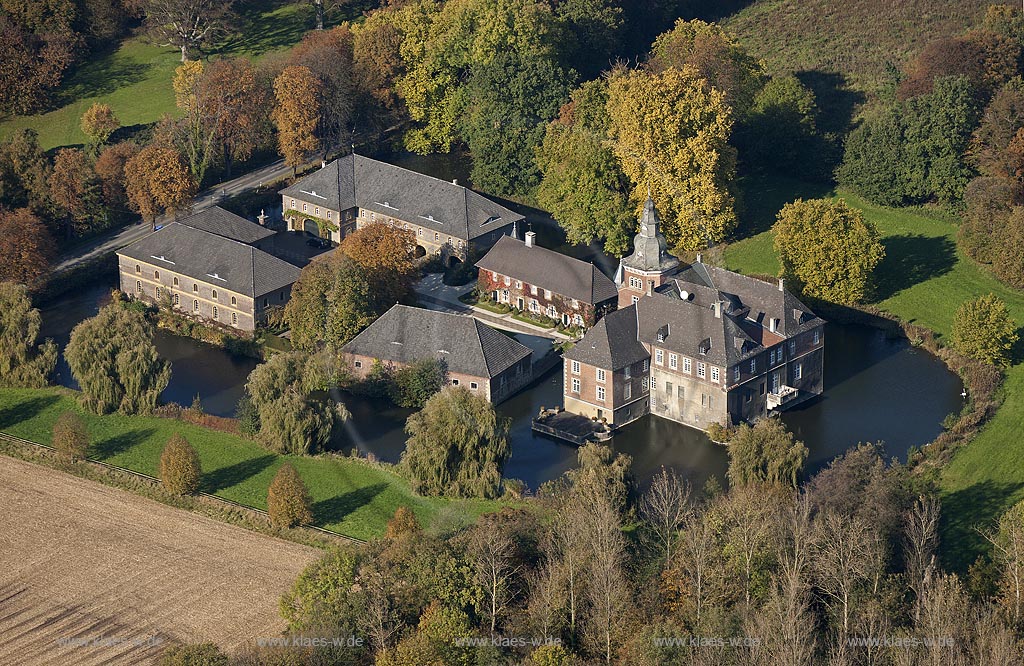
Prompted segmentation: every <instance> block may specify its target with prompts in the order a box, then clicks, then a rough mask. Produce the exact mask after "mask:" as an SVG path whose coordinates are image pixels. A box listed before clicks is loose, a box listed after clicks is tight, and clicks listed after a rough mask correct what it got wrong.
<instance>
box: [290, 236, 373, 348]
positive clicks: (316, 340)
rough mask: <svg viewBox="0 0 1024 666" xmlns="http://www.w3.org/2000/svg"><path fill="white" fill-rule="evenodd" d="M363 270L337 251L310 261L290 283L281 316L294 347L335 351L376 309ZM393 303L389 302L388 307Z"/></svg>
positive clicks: (369, 321)
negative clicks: (286, 323) (286, 300)
mask: <svg viewBox="0 0 1024 666" xmlns="http://www.w3.org/2000/svg"><path fill="white" fill-rule="evenodd" d="M373 302H374V294H373V293H372V290H371V288H370V284H369V281H368V280H367V278H366V272H365V270H364V269H362V268H361V267H360V266H359V264H357V263H356V262H355V261H353V260H352V259H349V258H348V257H346V256H345V255H343V254H342V253H340V252H336V253H333V254H332V255H331V256H329V257H326V258H324V259H320V260H318V261H313V262H310V263H309V265H307V266H306V267H305V268H303V269H302V272H301V273H300V274H299V279H298V281H297V282H296V283H295V285H294V286H293V287H292V295H291V299H290V300H289V301H288V304H287V305H286V306H285V310H284V316H285V319H286V320H287V321H288V324H289V326H290V328H291V331H292V344H293V345H294V346H295V347H296V348H297V349H302V350H305V351H313V350H315V349H321V348H323V349H327V350H328V351H330V352H332V353H338V352H339V351H340V350H341V347H342V346H344V345H345V343H347V342H348V341H349V340H351V339H352V338H354V337H355V336H356V335H358V334H359V332H360V331H362V330H363V329H364V328H366V327H367V326H369V325H370V324H371V323H372V322H373V320H374V319H375V318H376V317H377V315H378V314H380V313H379V312H375V311H374V308H373ZM390 305H393V303H392V304H389V307H390Z"/></svg>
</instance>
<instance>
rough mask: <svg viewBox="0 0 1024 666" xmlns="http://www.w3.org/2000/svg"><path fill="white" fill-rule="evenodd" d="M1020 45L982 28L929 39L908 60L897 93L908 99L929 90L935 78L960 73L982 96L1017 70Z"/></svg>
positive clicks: (900, 96)
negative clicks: (957, 34)
mask: <svg viewBox="0 0 1024 666" xmlns="http://www.w3.org/2000/svg"><path fill="white" fill-rule="evenodd" d="M1020 54H1021V48H1020V45H1019V44H1016V43H1014V41H1013V40H1011V39H1009V38H1007V37H1004V36H1002V35H999V34H997V33H995V32H992V31H990V30H985V29H979V30H972V31H971V32H968V33H967V34H965V35H963V36H959V37H942V38H939V39H936V40H934V41H932V42H929V43H928V44H927V45H926V46H925V47H924V49H922V50H921V52H920V53H919V54H918V56H917V57H916V58H915V59H914V60H913V61H911V62H910V63H909V65H908V67H907V74H906V77H905V78H904V79H903V81H902V82H901V83H900V86H899V89H898V90H897V95H898V96H899V98H900V99H909V98H911V97H917V96H920V95H924V94H927V93H930V92H932V90H933V89H934V85H935V81H936V80H937V79H940V78H942V77H947V76H963V77H965V78H966V79H967V80H968V81H969V82H970V84H971V86H972V87H973V88H974V89H975V90H977V91H978V93H979V94H980V95H982V96H987V94H988V93H989V92H990V91H991V90H993V89H994V88H998V87H999V86H1000V85H1002V84H1004V83H1006V81H1007V80H1009V79H1010V78H1011V77H1012V76H1014V74H1015V73H1016V69H1017V61H1018V59H1019V58H1020Z"/></svg>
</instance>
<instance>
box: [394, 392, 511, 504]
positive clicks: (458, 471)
mask: <svg viewBox="0 0 1024 666" xmlns="http://www.w3.org/2000/svg"><path fill="white" fill-rule="evenodd" d="M405 432H406V433H407V434H408V435H409V439H408V441H407V442H406V446H405V452H404V453H403V454H402V463H401V464H402V467H404V468H405V470H406V472H407V473H408V475H409V477H410V479H411V482H412V486H413V489H414V490H416V492H419V493H423V494H426V495H451V496H456V497H494V496H496V495H497V494H498V489H499V488H500V486H501V470H502V468H503V467H504V466H505V462H506V461H507V460H508V458H509V455H510V453H511V451H510V449H509V444H508V419H506V418H500V417H499V416H498V415H497V413H496V412H495V411H494V405H492V404H491V403H490V402H488V401H487V400H485V399H484V398H481V397H479V396H475V395H473V394H472V393H470V392H469V390H468V389H466V388H465V387H462V386H449V387H447V388H445V389H444V390H442V391H441V392H440V393H436V394H435V395H434V396H433V397H431V398H430V400H427V402H426V404H425V405H424V406H423V409H422V410H421V411H419V412H416V413H415V414H413V415H412V416H410V417H409V420H408V422H407V423H406V426H405Z"/></svg>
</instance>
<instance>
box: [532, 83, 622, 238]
mask: <svg viewBox="0 0 1024 666" xmlns="http://www.w3.org/2000/svg"><path fill="white" fill-rule="evenodd" d="M607 103H608V85H607V83H606V82H605V81H604V80H603V79H598V80H595V81H588V82H586V83H584V84H583V85H582V86H580V87H579V88H577V89H576V90H575V91H573V93H572V97H571V99H570V101H569V102H568V103H567V104H565V105H564V106H563V107H562V109H561V111H560V112H559V115H558V118H556V119H555V120H553V121H552V122H550V123H548V125H547V127H546V128H545V130H544V139H543V141H542V142H541V144H540V146H539V147H538V148H537V151H536V153H537V154H536V160H537V167H538V168H539V169H540V173H541V180H540V185H539V187H538V188H537V201H538V202H539V203H540V205H541V206H543V207H544V209H545V210H548V211H550V212H551V215H552V217H554V218H555V220H557V221H558V224H559V226H561V227H562V229H563V230H564V231H565V234H566V237H567V238H568V239H569V241H570V242H572V243H582V244H587V243H590V242H592V241H594V240H601V241H603V242H604V249H605V252H608V253H609V254H613V255H616V256H621V255H623V254H625V252H626V251H627V250H628V249H629V247H630V240H631V235H632V233H633V232H634V231H635V230H636V218H635V216H634V211H633V207H632V206H631V205H630V203H629V187H630V185H629V178H627V177H626V174H625V173H623V171H622V167H620V166H619V161H618V158H616V157H615V153H614V152H613V151H612V148H611V143H610V142H609V140H608V130H609V119H608V110H607V108H606V105H607Z"/></svg>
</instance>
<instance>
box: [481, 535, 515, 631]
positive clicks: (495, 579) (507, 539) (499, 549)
mask: <svg viewBox="0 0 1024 666" xmlns="http://www.w3.org/2000/svg"><path fill="white" fill-rule="evenodd" d="M469 553H470V556H471V557H472V559H473V563H474V565H475V568H476V578H477V581H478V582H479V583H480V585H481V587H482V588H483V591H484V596H485V597H486V599H487V604H488V608H487V614H488V615H489V616H490V620H491V633H492V634H493V633H494V632H495V630H496V629H497V626H498V618H499V617H500V616H501V615H503V614H504V613H505V612H506V610H507V608H508V606H509V604H510V603H511V602H512V600H513V599H514V597H515V587H514V585H513V581H514V579H515V577H516V576H518V575H519V572H520V569H521V567H520V566H518V565H517V564H516V560H517V553H516V542H515V540H514V539H513V538H512V535H511V534H509V531H508V528H507V526H506V525H504V524H503V523H501V522H499V521H485V522H482V523H480V524H479V525H477V526H476V528H474V530H473V533H472V534H471V536H470V539H469Z"/></svg>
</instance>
